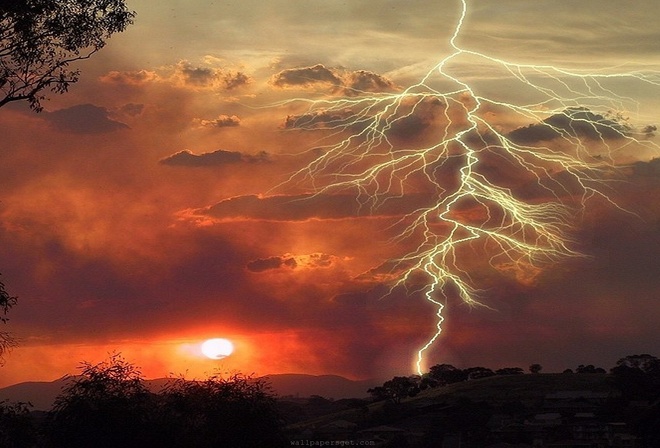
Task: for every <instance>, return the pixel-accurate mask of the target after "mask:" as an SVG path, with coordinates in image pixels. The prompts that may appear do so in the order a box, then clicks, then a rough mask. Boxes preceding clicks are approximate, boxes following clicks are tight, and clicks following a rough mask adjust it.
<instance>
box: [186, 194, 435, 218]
mask: <svg viewBox="0 0 660 448" xmlns="http://www.w3.org/2000/svg"><path fill="white" fill-rule="evenodd" d="M370 199H373V198H370ZM380 199H381V201H382V202H381V203H380V204H379V205H378V206H374V204H373V203H360V202H359V201H358V200H356V197H355V196H353V195H348V194H346V195H344V194H337V195H331V194H316V195H311V194H306V195H295V196H285V195H282V196H266V197H261V196H256V195H247V196H238V197H234V198H230V199H226V200H224V201H221V202H218V203H217V204H215V205H212V206H210V207H206V208H203V209H198V210H196V211H195V212H196V213H197V214H202V215H207V216H211V217H213V218H217V219H246V220H252V219H255V220H267V221H304V220H308V219H315V218H316V219H344V218H353V217H358V216H401V215H403V214H406V213H410V212H412V211H414V210H417V209H419V208H420V207H427V206H429V204H430V203H431V201H432V200H433V197H432V196H431V195H426V194H408V195H404V196H389V197H387V198H386V200H384V199H385V198H383V197H381V198H380Z"/></svg>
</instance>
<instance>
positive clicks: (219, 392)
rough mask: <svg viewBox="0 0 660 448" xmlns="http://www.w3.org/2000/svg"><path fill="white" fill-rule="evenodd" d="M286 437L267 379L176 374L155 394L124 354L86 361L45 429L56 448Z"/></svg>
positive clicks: (196, 444) (179, 445) (235, 446)
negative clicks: (188, 377)
mask: <svg viewBox="0 0 660 448" xmlns="http://www.w3.org/2000/svg"><path fill="white" fill-rule="evenodd" d="M283 434H284V433H283V426H282V420H281V419H280V418H279V415H278V413H277V411H276V407H275V399H274V397H273V396H272V395H271V393H270V389H269V386H268V384H267V383H266V382H265V381H264V380H254V379H252V378H250V377H248V376H243V375H240V374H235V375H232V376H230V377H228V378H226V379H225V378H222V377H220V376H211V377H209V378H208V379H206V380H203V381H189V380H186V379H184V378H179V379H173V380H171V381H170V382H169V383H168V384H167V385H166V387H165V388H164V389H163V390H162V391H160V392H158V393H153V392H150V391H149V390H148V389H147V387H146V386H145V383H144V380H143V378H142V376H141V373H140V370H139V369H138V368H137V367H135V366H134V365H133V364H130V363H128V362H127V361H126V360H124V359H123V358H122V357H121V356H120V355H112V356H111V357H110V359H109V360H108V361H104V362H101V363H99V364H96V365H92V364H89V363H83V365H82V372H81V375H80V376H79V377H74V378H72V381H71V383H70V384H69V385H68V386H67V387H66V388H65V389H64V391H63V393H62V394H61V395H60V396H59V397H58V398H57V400H56V402H55V406H54V408H53V410H52V411H51V413H50V416H49V420H48V424H47V427H46V439H47V446H51V447H53V448H60V447H62V448H64V447H66V448H79V447H85V448H89V447H95V448H106V447H122V448H132V447H136V448H137V447H141V448H144V447H159V448H168V447H171V448H184V447H185V448H206V447H214V448H225V447H227V448H229V447H232V448H252V447H264V446H268V447H273V448H277V447H280V446H285V443H286V439H285V437H284V435H283Z"/></svg>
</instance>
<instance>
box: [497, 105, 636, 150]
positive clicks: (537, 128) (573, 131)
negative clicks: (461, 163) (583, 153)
mask: <svg viewBox="0 0 660 448" xmlns="http://www.w3.org/2000/svg"><path fill="white" fill-rule="evenodd" d="M630 132H631V129H630V128H629V127H628V126H627V125H626V124H625V123H622V122H621V121H617V120H614V119H609V118H605V117H603V116H602V115H599V114H595V113H593V112H591V111H590V110H589V109H586V108H583V107H577V108H569V109H566V110H565V111H563V112H562V113H559V114H555V115H552V116H550V117H548V118H546V119H545V120H543V121H542V122H540V123H538V124H530V125H529V126H527V127H524V128H518V129H516V130H514V131H511V132H510V133H509V134H508V137H509V138H510V139H511V140H512V141H514V142H516V143H520V144H530V143H536V142H541V141H550V140H554V139H556V138H560V137H563V138H584V139H589V140H600V139H620V138H624V137H626V136H628V135H630Z"/></svg>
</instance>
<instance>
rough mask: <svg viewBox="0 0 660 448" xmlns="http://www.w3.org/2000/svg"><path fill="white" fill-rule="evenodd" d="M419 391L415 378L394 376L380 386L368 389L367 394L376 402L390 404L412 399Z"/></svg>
mask: <svg viewBox="0 0 660 448" xmlns="http://www.w3.org/2000/svg"><path fill="white" fill-rule="evenodd" d="M419 391H420V388H419V386H418V384H417V378H415V377H407V376H395V377H394V378H392V379H391V380H388V381H385V382H384V383H383V385H382V386H378V387H374V388H373V389H369V390H368V391H367V392H368V393H370V394H371V396H372V397H374V399H376V400H388V401H391V402H392V403H395V404H398V403H401V400H402V399H403V398H406V397H414V396H415V395H417V394H418V393H419Z"/></svg>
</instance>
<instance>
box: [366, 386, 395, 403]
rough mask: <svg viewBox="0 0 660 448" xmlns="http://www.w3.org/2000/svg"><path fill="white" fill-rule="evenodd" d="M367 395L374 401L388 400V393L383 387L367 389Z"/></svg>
mask: <svg viewBox="0 0 660 448" xmlns="http://www.w3.org/2000/svg"><path fill="white" fill-rule="evenodd" d="M367 393H368V394H369V395H371V398H373V399H374V401H384V400H389V399H390V393H389V391H388V390H387V389H386V388H385V387H383V386H376V387H372V388H371V389H367Z"/></svg>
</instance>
